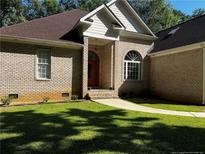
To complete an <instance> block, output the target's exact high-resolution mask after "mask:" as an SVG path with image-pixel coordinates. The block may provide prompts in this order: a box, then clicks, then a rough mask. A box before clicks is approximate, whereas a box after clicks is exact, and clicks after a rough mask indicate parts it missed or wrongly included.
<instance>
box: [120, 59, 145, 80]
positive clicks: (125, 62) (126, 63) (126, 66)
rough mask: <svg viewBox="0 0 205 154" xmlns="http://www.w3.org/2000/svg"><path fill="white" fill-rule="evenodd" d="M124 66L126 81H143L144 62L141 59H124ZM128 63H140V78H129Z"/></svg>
mask: <svg viewBox="0 0 205 154" xmlns="http://www.w3.org/2000/svg"><path fill="white" fill-rule="evenodd" d="M123 63H124V67H123V71H125V72H124V81H142V71H141V70H142V69H141V67H142V62H141V61H129V60H124V62H123ZM128 63H135V64H138V67H139V70H138V79H127V78H128Z"/></svg>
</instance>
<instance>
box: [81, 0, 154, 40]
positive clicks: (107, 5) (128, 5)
mask: <svg viewBox="0 0 205 154" xmlns="http://www.w3.org/2000/svg"><path fill="white" fill-rule="evenodd" d="M117 1H118V0H112V1H110V2H109V3H107V4H103V5H101V6H99V7H98V8H96V9H95V10H93V11H92V12H90V13H88V14H87V15H86V16H84V17H83V18H81V19H80V22H82V23H86V24H90V25H91V24H92V22H90V21H86V19H88V18H90V17H92V16H93V15H95V14H96V13H97V12H98V11H100V10H101V9H103V8H105V9H106V10H107V11H108V13H109V14H110V15H111V16H112V17H113V19H115V21H117V22H118V24H119V25H120V26H121V27H122V28H116V27H113V28H114V29H118V30H126V29H125V26H124V25H123V24H122V23H121V21H120V19H118V18H117V17H116V16H115V15H114V13H113V12H112V11H111V10H110V9H109V6H111V5H112V4H114V3H116V2H117ZM119 1H122V2H124V3H125V5H126V6H127V7H128V8H129V10H130V11H131V13H133V14H134V16H135V17H136V20H137V21H139V22H140V23H141V24H142V26H143V27H144V29H145V30H146V31H147V32H149V33H150V34H151V35H152V36H153V37H156V35H155V34H154V33H153V32H152V31H151V30H150V29H149V27H148V26H147V25H146V24H145V23H144V21H143V20H142V19H141V18H140V17H139V15H138V14H137V13H136V11H135V10H134V9H133V8H132V6H130V4H129V3H128V2H127V0H119ZM156 38H157V37H156Z"/></svg>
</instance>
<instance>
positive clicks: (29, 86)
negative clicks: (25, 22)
mask: <svg viewBox="0 0 205 154" xmlns="http://www.w3.org/2000/svg"><path fill="white" fill-rule="evenodd" d="M38 48H48V47H42V46H36V45H25V44H16V43H6V42H2V43H1V51H0V97H1V96H7V95H8V94H18V95H19V99H17V100H15V101H17V102H21V101H26V102H30V101H31V102H32V101H42V98H43V97H46V96H48V97H50V99H51V100H63V99H69V97H70V96H71V92H72V93H73V94H78V95H80V94H81V82H82V78H81V76H82V75H81V72H82V60H81V59H82V52H81V51H77V50H72V49H64V48H50V49H51V80H48V81H38V80H36V79H35V62H36V61H35V59H36V52H37V49H38ZM62 93H69V94H70V95H69V97H62Z"/></svg>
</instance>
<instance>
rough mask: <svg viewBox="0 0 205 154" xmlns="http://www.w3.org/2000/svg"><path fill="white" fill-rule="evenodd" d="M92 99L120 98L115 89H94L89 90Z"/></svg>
mask: <svg viewBox="0 0 205 154" xmlns="http://www.w3.org/2000/svg"><path fill="white" fill-rule="evenodd" d="M88 93H89V96H90V98H91V99H103V98H118V92H116V91H115V90H105V89H93V90H89V91H88Z"/></svg>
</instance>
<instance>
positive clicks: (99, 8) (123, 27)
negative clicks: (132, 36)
mask: <svg viewBox="0 0 205 154" xmlns="http://www.w3.org/2000/svg"><path fill="white" fill-rule="evenodd" d="M102 9H106V11H107V12H108V13H109V14H110V15H111V16H112V18H113V19H114V20H115V21H117V23H118V24H119V25H120V26H121V28H116V27H114V26H113V28H115V29H122V30H124V29H125V26H124V25H123V24H122V23H121V22H120V20H119V19H118V18H117V17H116V16H115V15H114V13H113V12H112V11H111V10H110V9H109V8H108V7H107V6H106V5H105V4H103V5H101V6H99V7H98V8H96V9H95V10H93V11H92V12H90V13H88V14H87V15H86V16H84V17H83V18H81V19H80V22H83V23H87V24H92V22H89V21H86V19H88V18H90V17H92V16H93V15H95V14H96V13H97V12H99V11H100V10H102Z"/></svg>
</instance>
